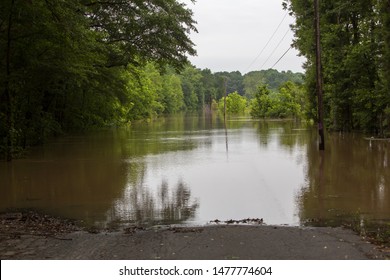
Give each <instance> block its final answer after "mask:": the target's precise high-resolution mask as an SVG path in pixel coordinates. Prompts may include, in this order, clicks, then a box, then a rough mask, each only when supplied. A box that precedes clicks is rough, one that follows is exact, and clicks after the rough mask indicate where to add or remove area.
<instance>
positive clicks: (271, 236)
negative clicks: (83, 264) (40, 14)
mask: <svg viewBox="0 0 390 280" xmlns="http://www.w3.org/2000/svg"><path fill="white" fill-rule="evenodd" d="M0 257H1V259H3V260H4V259H66V260H70V259H72V260H73V259H142V260H144V259H145V260H148V259H152V260H153V259H154V260H155V259H167V260H168V259H185V260H192V259H198V260H205V259H220V260H225V259H233V260H234V259H237V260H238V259H274V260H285V259H298V260H306V259H309V260H321V259H326V260H333V259H336V260H343V259H352V260H360V259H388V258H389V257H390V254H389V252H388V250H386V248H379V247H378V246H376V245H374V244H372V243H369V242H368V241H366V240H364V239H363V238H362V237H361V236H359V235H357V234H356V233H354V232H353V231H351V230H346V229H343V228H312V227H302V228H299V227H278V226H266V225H213V226H205V227H197V228H187V227H184V228H182V227H176V228H173V227H165V228H150V229H144V228H138V227H130V228H127V229H124V230H121V231H117V232H108V231H100V232H98V231H95V232H94V233H91V232H87V231H85V230H83V229H81V228H80V227H77V226H76V225H75V223H74V222H72V221H67V220H61V219H57V218H52V217H49V216H44V215H43V216H42V215H38V214H35V213H29V214H28V213H27V214H25V213H24V214H22V213H16V214H15V213H13V214H3V215H1V216H0Z"/></svg>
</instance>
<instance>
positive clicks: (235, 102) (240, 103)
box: [218, 91, 247, 114]
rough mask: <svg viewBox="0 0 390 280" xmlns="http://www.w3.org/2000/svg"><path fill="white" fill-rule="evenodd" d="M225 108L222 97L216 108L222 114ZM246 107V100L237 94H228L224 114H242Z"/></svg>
mask: <svg viewBox="0 0 390 280" xmlns="http://www.w3.org/2000/svg"><path fill="white" fill-rule="evenodd" d="M224 107H225V104H224V97H222V98H221V99H220V100H219V103H218V108H219V110H220V111H222V112H223V110H224ZM246 107H247V100H246V98H245V97H242V96H241V95H240V94H238V92H236V91H235V92H233V93H230V94H228V96H227V97H226V112H227V113H228V114H243V113H245V110H246Z"/></svg>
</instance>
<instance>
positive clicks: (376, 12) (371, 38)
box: [284, 0, 390, 136]
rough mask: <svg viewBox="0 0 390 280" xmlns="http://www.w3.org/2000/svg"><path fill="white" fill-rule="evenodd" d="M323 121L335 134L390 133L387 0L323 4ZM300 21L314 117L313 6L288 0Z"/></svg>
mask: <svg viewBox="0 0 390 280" xmlns="http://www.w3.org/2000/svg"><path fill="white" fill-rule="evenodd" d="M320 2H321V4H320V5H321V7H320V11H321V44H322V51H323V53H322V59H323V76H324V83H325V87H324V90H325V98H324V107H325V120H326V123H327V126H328V127H329V128H331V129H334V130H364V131H366V132H369V133H372V134H378V135H380V136H384V134H385V131H386V130H387V131H389V130H390V126H389V117H390V116H389V115H388V114H387V112H388V108H389V104H390V88H389V80H390V72H389V69H390V68H389V63H390V62H389V61H390V59H389V57H390V56H389V53H390V51H389V50H390V43H389V41H390V40H389V30H390V26H389V11H390V6H389V2H388V1H387V0H379V1H376V0H375V1H374V0H359V1H347V2H346V1H341V0H332V1H320ZM284 5H285V7H286V8H288V9H289V11H290V12H291V14H293V15H294V16H295V18H296V24H295V25H294V26H293V30H294V32H295V37H296V39H295V42H294V44H295V46H296V47H297V48H298V49H299V51H300V52H301V54H303V55H304V56H305V57H306V58H307V59H308V61H307V63H306V65H305V67H306V78H305V80H306V81H305V83H306V86H307V90H308V93H309V94H310V96H309V100H310V105H311V106H310V108H309V110H308V112H311V113H310V114H311V115H315V113H314V112H315V111H316V106H317V104H316V101H315V99H316V96H315V95H316V91H315V75H314V73H315V49H314V47H313V43H314V30H313V29H314V27H313V2H312V1H309V0H288V1H285V4H284Z"/></svg>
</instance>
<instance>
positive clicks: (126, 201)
mask: <svg viewBox="0 0 390 280" xmlns="http://www.w3.org/2000/svg"><path fill="white" fill-rule="evenodd" d="M198 208H199V203H198V202H197V200H192V198H191V190H190V188H189V187H187V185H186V184H185V183H184V182H182V181H179V182H178V183H177V185H176V186H175V187H174V188H170V187H169V185H168V183H167V182H165V181H163V182H162V183H161V186H160V187H159V188H158V190H157V192H155V193H154V192H152V191H151V190H150V189H148V188H146V187H145V186H144V185H143V182H141V184H139V185H138V186H131V187H129V188H128V189H127V190H126V192H125V194H124V197H123V198H122V199H121V200H120V201H118V202H117V203H116V205H115V210H113V211H114V212H115V213H111V215H113V216H115V217H116V219H119V220H121V222H123V221H126V222H129V223H131V224H137V225H154V224H165V225H169V224H180V223H183V222H185V221H188V220H190V219H192V218H194V217H195V214H196V210H197V209H198Z"/></svg>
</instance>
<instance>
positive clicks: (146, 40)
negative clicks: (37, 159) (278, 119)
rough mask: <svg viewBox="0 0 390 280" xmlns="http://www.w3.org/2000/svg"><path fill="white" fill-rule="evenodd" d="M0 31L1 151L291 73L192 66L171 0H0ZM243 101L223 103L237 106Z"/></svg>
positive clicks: (274, 83)
mask: <svg viewBox="0 0 390 280" xmlns="http://www.w3.org/2000/svg"><path fill="white" fill-rule="evenodd" d="M0 30H1V37H0V55H1V73H2V75H1V78H0V87H1V89H0V90H1V95H0V98H1V102H0V109H1V110H0V112H1V113H0V121H1V122H0V140H1V142H0V154H1V155H2V157H3V158H4V157H6V158H7V159H8V160H10V159H12V157H14V156H17V155H18V153H19V152H20V151H23V150H24V149H25V148H26V147H28V146H31V145H36V144H40V143H43V142H44V141H45V140H47V138H48V137H51V136H55V135H60V134H63V133H66V132H70V131H75V130H81V131H85V130H86V129H91V128H97V127H106V126H120V125H125V124H129V123H130V122H132V121H135V120H140V119H151V118H153V117H156V116H159V115H163V114H171V113H176V112H179V111H195V110H200V109H204V108H210V109H212V108H214V109H218V108H217V102H218V100H220V99H221V98H222V97H223V96H224V95H225V92H227V93H233V92H236V91H238V92H239V94H240V97H242V96H251V95H253V93H252V92H253V91H254V90H255V89H256V87H257V85H258V83H260V82H261V83H265V84H269V85H270V88H277V87H279V86H280V85H281V84H282V83H283V82H286V81H287V80H289V79H290V77H292V76H295V75H294V74H293V73H291V72H287V73H286V72H283V73H279V72H277V71H276V70H268V71H261V72H256V73H250V74H247V75H244V76H243V75H241V73H240V72H233V73H225V72H224V73H212V72H211V71H210V70H208V69H205V70H200V69H196V68H195V67H194V66H192V65H190V64H189V62H188V60H187V56H188V55H195V54H196V51H195V49H194V45H193V43H192V42H191V40H190V39H189V37H188V35H189V33H190V32H191V31H196V28H195V22H194V21H193V19H192V12H191V10H189V9H187V8H186V6H184V5H183V4H180V3H178V1H174V0H170V1H157V0H153V1H148V2H145V1H118V0H110V1H104V2H102V1H93V0H70V1H54V0H36V1H22V0H8V1H2V2H1V4H0ZM296 75H297V77H296V78H297V80H298V81H300V82H302V78H303V76H302V75H301V74H296ZM253 77H256V79H257V81H254V78H253ZM256 79H255V80H256ZM230 99H231V98H229V100H230ZM241 101H242V100H241ZM241 104H244V109H240V110H239V111H237V110H232V109H230V107H231V106H230V103H229V112H235V113H239V112H241V111H245V110H246V108H247V105H248V104H247V101H246V100H244V101H242V102H241ZM232 106H236V105H234V104H233V105H232Z"/></svg>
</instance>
